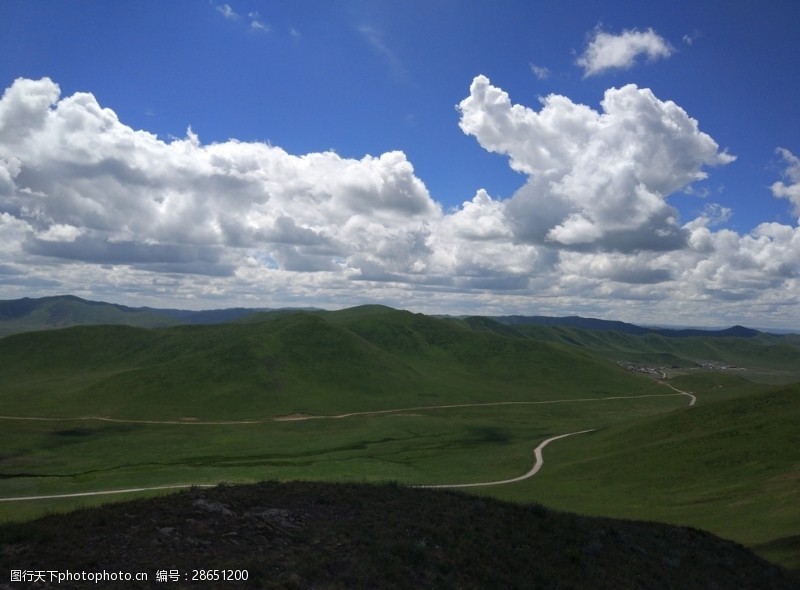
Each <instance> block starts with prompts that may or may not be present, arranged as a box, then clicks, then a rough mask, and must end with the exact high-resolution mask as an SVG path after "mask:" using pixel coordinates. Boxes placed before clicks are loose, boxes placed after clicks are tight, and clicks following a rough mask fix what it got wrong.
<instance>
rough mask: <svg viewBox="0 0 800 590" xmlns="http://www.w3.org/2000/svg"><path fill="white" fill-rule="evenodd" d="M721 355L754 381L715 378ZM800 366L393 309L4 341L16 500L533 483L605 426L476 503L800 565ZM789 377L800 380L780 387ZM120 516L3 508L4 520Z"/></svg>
mask: <svg viewBox="0 0 800 590" xmlns="http://www.w3.org/2000/svg"><path fill="white" fill-rule="evenodd" d="M78 305H79V306H80V305H82V304H80V303H78ZM120 313H126V314H127V313H131V312H128V311H124V310H123V311H121V312H120ZM23 315H24V314H23ZM101 315H102V314H101ZM20 317H21V316H20ZM142 317H144V316H142ZM702 360H705V361H716V362H719V363H727V364H730V365H736V366H737V367H738V368H740V369H742V370H738V369H737V370H713V369H714V367H713V366H712V367H711V368H710V369H709V368H707V369H703V370H698V369H695V368H694V367H696V366H697V363H698V362H699V361H702ZM619 361H627V362H635V363H642V364H653V365H658V366H661V367H664V366H666V367H671V366H678V367H682V369H681V370H673V371H671V372H670V375H669V379H668V382H669V383H671V384H672V385H674V386H675V387H677V388H679V389H683V390H685V391H692V392H693V393H694V394H695V395H696V396H697V404H696V405H695V406H693V407H688V403H687V402H688V398H687V397H685V396H682V395H680V394H678V393H677V392H675V391H673V390H671V389H669V388H667V387H665V386H664V385H663V384H659V383H658V382H657V381H656V380H655V379H653V377H652V376H649V377H648V376H643V375H640V374H636V373H632V372H629V371H627V370H625V369H623V368H622V367H621V366H620V365H619V364H618V362H619ZM798 370H800V348H799V347H798V345H797V343H796V341H795V340H793V339H792V338H789V337H781V336H772V335H767V334H758V335H754V336H752V335H751V336H747V337H737V336H727V337H719V338H714V337H708V336H679V337H676V336H664V335H661V334H653V333H648V334H640V335H636V334H630V333H622V332H617V331H603V330H585V329H579V328H574V327H565V326H540V325H527V324H503V323H499V322H497V321H495V320H493V319H491V318H434V317H430V316H425V315H422V314H414V313H410V312H407V311H398V310H394V309H391V308H387V307H383V306H361V307H357V308H352V309H346V310H341V311H332V312H327V311H285V310H283V311H265V312H259V313H248V314H242V315H240V316H237V319H236V321H231V322H227V323H217V324H196V325H185V324H183V325H173V326H162V327H147V328H146V327H137V326H130V325H90V326H73V327H68V328H63V329H50V330H37V331H28V332H24V333H18V334H12V335H8V336H5V337H3V338H0V406H2V411H1V412H0V414H2V416H4V417H3V418H0V420H2V425H3V428H2V429H0V449H2V450H0V496H2V497H11V496H14V497H16V496H30V495H37V494H56V493H62V492H85V491H94V490H104V489H105V490H107V489H115V488H120V487H123V488H126V487H134V486H158V485H165V484H173V483H192V482H194V483H215V482H219V481H236V482H251V481H259V480H262V479H277V480H284V481H285V480H294V479H298V480H325V481H330V482H359V481H370V482H382V481H398V482H401V483H407V484H430V483H446V482H453V483H459V482H474V481H482V480H483V481H492V480H500V479H505V478H509V477H514V476H516V475H519V474H521V473H524V472H526V471H527V470H528V469H529V468H530V464H531V460H532V459H531V450H532V448H533V447H534V446H535V445H536V444H537V443H538V442H541V441H542V440H544V439H545V438H547V437H550V436H553V435H556V434H563V433H567V432H577V431H583V430H587V429H590V428H593V429H596V430H595V431H594V432H592V433H590V434H585V435H581V436H576V437H570V438H568V439H564V440H561V441H558V442H557V443H554V444H553V445H551V446H549V447H548V448H547V451H546V456H547V465H546V468H545V469H544V470H542V472H541V473H540V474H539V475H537V476H536V477H535V478H531V479H529V480H524V481H521V482H519V483H515V484H513V485H508V486H497V487H488V488H478V489H476V490H475V493H478V494H489V495H492V496H497V497H500V498H505V499H511V500H514V501H516V502H519V503H526V502H531V501H538V502H542V503H545V504H548V505H552V506H555V507H558V508H561V509H567V510H571V511H576V512H583V513H590V514H596V515H606V516H617V517H626V518H639V519H649V520H662V521H665V522H671V523H675V524H681V525H691V526H698V527H702V528H706V529H708V530H711V531H713V532H715V533H717V534H720V535H722V536H724V537H728V538H732V539H735V540H737V541H740V542H744V543H746V544H747V545H748V546H750V547H752V548H755V549H756V550H757V551H759V552H760V553H761V554H762V555H765V556H767V557H769V558H771V559H774V560H776V561H778V562H780V563H782V564H784V565H789V566H791V567H795V568H798V567H800V563H798V562H797V560H796V555H797V554H798V552H797V551H798V545H797V538H798V534H800V509H798V508H797V507H798V506H800V501H798V495H797V490H798V489H800V487H798V483H800V481H799V480H798V479H797V477H798V473H800V471H798V469H800V455H798V454H797V450H796V449H797V448H800V446H798V444H797V443H798V442H800V440H798V439H797V436H798V429H797V424H798V419H800V414H798V411H799V410H800V391H798V388H797V387H798V386H797V384H796V383H795V384H791V383H789V382H790V381H792V380H794V381H795V382H797V381H799V380H800V376H798ZM769 372H772V373H774V374H775V375H778V374H780V375H779V378H778V377H775V382H785V384H783V385H780V386H777V387H776V386H772V385H770V384H769V381H770V379H768V378H766V377H764V376H765V375H767V374H768V373H769ZM754 377H759V379H757V381H759V382H756V381H754ZM762 377H764V378H762ZM511 402H513V403H511ZM341 415H352V416H349V417H346V418H344V417H343V418H341V419H340V418H336V416H341ZM326 416H327V417H328V418H327V419H323V418H324V417H326ZM309 417H316V418H315V419H311V420H308V419H301V418H309ZM20 418H24V419H20ZM30 418H35V420H32V419H30ZM286 418H289V419H288V420H286ZM205 422H209V423H211V424H207V425H204V423H205ZM224 422H232V423H230V424H224ZM102 501H103V500H102V498H98V499H95V500H85V501H84V500H81V501H77V500H53V501H52V502H45V503H42V502H39V503H37V501H29V502H23V503H21V504H16V505H14V506H13V508H12V507H11V505H10V504H7V505H5V506H2V505H0V517H3V518H11V517H12V516H13V518H14V519H20V518H22V519H24V518H30V517H33V516H36V515H39V514H41V513H42V511H43V510H51V509H58V510H63V509H66V508H68V507H71V506H76V505H81V504H85V503H91V502H94V503H99V502H102ZM6 508H8V510H5V509H6Z"/></svg>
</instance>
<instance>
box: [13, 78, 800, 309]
mask: <svg viewBox="0 0 800 590" xmlns="http://www.w3.org/2000/svg"><path fill="white" fill-rule="evenodd" d="M459 110H460V113H461V119H460V123H459V124H460V126H461V128H462V130H463V131H464V132H465V133H467V134H469V135H472V136H474V138H475V139H476V140H477V141H478V142H479V144H480V145H482V146H483V147H484V148H485V149H487V150H488V151H491V152H496V153H500V154H505V155H507V156H508V157H509V164H510V166H511V167H512V168H513V169H514V170H517V171H519V172H520V173H522V174H524V175H525V176H526V177H527V181H526V182H525V184H524V185H523V186H522V187H521V188H520V189H519V191H518V192H517V193H516V194H514V195H513V196H512V197H511V198H509V199H498V198H493V197H492V196H491V195H490V194H489V193H488V192H487V191H485V190H483V189H480V190H477V191H476V192H475V194H474V195H473V197H472V198H468V197H467V198H465V199H464V200H463V202H462V204H461V205H460V206H458V207H454V208H453V209H451V210H447V211H445V210H443V208H442V206H441V205H440V204H439V203H437V202H436V201H434V200H433V198H432V196H431V195H430V194H429V193H428V190H427V188H426V186H425V184H424V182H423V180H422V179H421V178H419V177H418V176H417V175H416V173H415V171H414V167H413V165H412V163H411V162H409V161H408V159H407V158H406V156H405V154H404V153H403V152H401V151H390V152H386V153H382V154H375V155H365V156H363V157H360V158H345V157H342V156H340V155H338V154H336V153H335V152H332V151H328V152H317V153H308V154H301V155H295V154H290V153H288V152H286V151H285V150H283V149H281V148H279V147H276V146H271V145H267V144H264V143H256V142H241V141H236V140H228V141H225V142H219V143H210V144H206V143H203V142H202V141H201V138H200V137H198V135H197V134H195V133H194V132H193V131H192V130H191V129H189V130H188V131H187V133H186V136H185V137H183V138H178V139H174V138H172V139H169V140H164V139H162V138H160V137H158V136H157V135H155V134H153V133H149V132H147V131H142V130H135V129H133V128H131V127H129V126H128V125H126V124H125V123H124V122H122V121H120V120H119V118H118V117H117V115H116V113H115V112H114V111H113V110H111V109H109V108H107V107H104V106H102V105H100V104H98V102H97V100H96V98H95V97H94V96H93V95H92V94H90V93H86V92H82V93H76V94H73V95H71V96H63V97H62V96H61V93H60V89H59V87H58V85H57V84H56V83H55V82H53V81H52V80H49V79H47V78H44V79H41V80H25V79H20V80H17V81H16V82H14V83H13V84H12V85H11V86H10V87H9V88H8V89H7V90H6V91H5V92H4V94H3V96H2V98H0V243H2V244H3V248H0V290H1V292H2V294H3V296H4V298H13V297H14V296H19V297H22V296H36V295H41V294H55V293H65V292H71V293H75V294H78V295H82V296H86V297H89V298H94V299H105V300H111V301H120V302H127V303H132V304H148V305H155V306H171V307H175V306H179V307H186V306H188V307H210V306H214V307H218V306H225V305H253V306H263V305H270V306H277V305H319V306H325V307H342V306H346V305H354V304H357V303H362V302H370V301H381V302H384V303H386V304H388V305H394V306H398V307H406V308H412V309H416V310H419V311H428V312H433V313H441V312H443V311H444V312H451V313H486V314H490V313H498V314H503V313H520V312H521V313H526V312H527V313H529V312H531V310H534V309H535V310H536V312H537V313H543V314H548V313H549V314H555V315H563V314H570V313H579V314H582V315H595V316H598V315H599V316H604V317H616V318H623V319H631V320H638V321H647V320H649V321H663V320H664V318H665V317H669V318H670V320H671V321H674V322H676V323H705V322H707V321H709V319H710V318H712V317H713V318H716V319H715V320H714V321H715V322H716V323H748V319H752V322H750V323H753V322H755V321H758V320H759V318H764V317H770V318H781V317H784V318H786V317H789V318H790V319H791V318H792V317H793V316H794V315H796V313H795V312H796V309H797V305H800V228H798V227H794V226H788V225H782V224H778V223H765V224H761V225H759V226H758V227H756V228H755V229H754V230H752V231H751V232H749V233H747V234H744V235H740V234H738V233H736V232H734V231H732V230H729V229H724V228H722V227H721V226H723V225H724V222H725V220H726V219H727V218H728V217H729V216H730V215H731V214H732V212H731V210H730V209H729V208H728V207H725V206H724V205H722V204H716V203H710V204H708V205H706V207H705V209H704V210H703V212H702V213H701V214H700V215H699V216H698V217H697V218H696V219H690V220H686V221H682V220H680V219H679V218H678V212H677V210H676V209H675V208H674V207H673V206H672V205H670V204H669V202H668V199H669V196H670V195H671V194H672V193H675V192H676V191H681V192H686V191H687V189H688V188H689V187H690V186H691V185H692V183H694V182H696V181H698V180H701V179H703V178H705V176H706V173H707V172H706V170H707V169H708V168H709V167H713V166H717V165H724V164H727V163H729V162H730V161H732V160H733V157H732V156H730V155H728V154H726V153H725V152H723V151H720V149H719V147H718V146H717V144H716V143H715V142H714V140H713V139H712V138H711V137H709V136H708V135H706V134H705V133H703V132H701V131H700V129H699V125H698V123H697V121H695V120H694V119H692V118H691V117H690V116H689V115H688V114H687V113H686V112H685V111H684V110H683V109H681V108H680V107H679V106H678V105H676V104H674V103H672V102H669V101H662V100H660V99H658V98H657V97H656V96H655V95H654V94H653V93H652V92H651V91H650V90H647V89H643V88H638V87H636V86H633V85H628V86H624V87H622V88H612V89H609V90H608V91H606V93H605V96H604V97H603V100H602V101H601V102H600V108H599V109H594V108H591V107H589V106H587V105H582V104H578V103H575V102H573V101H572V100H570V99H569V98H567V97H564V96H559V95H551V96H548V97H546V98H544V99H542V101H541V104H540V105H539V108H538V110H537V109H533V108H530V107H527V106H523V105H519V104H512V103H511V100H510V98H509V96H508V95H507V94H506V93H505V92H504V91H503V90H502V89H500V88H497V87H495V86H493V85H492V84H491V83H490V81H489V80H488V79H487V78H485V77H483V76H478V77H477V78H475V80H474V81H473V83H472V85H471V87H470V93H469V96H468V97H466V98H465V99H464V100H463V101H462V102H461V103H460V105H459ZM778 153H779V154H780V156H781V157H782V158H783V161H784V162H785V165H786V167H785V170H784V174H783V179H782V180H780V181H779V182H776V183H775V184H774V185H773V187H772V192H773V195H774V196H775V197H777V198H781V199H787V200H789V201H790V202H791V204H792V205H793V206H794V207H795V208H797V207H798V199H797V195H798V193H797V187H798V186H800V172H798V168H799V165H798V159H797V158H796V157H795V156H794V155H793V154H792V153H791V152H789V151H788V150H785V149H781V150H779V152H778ZM442 166H446V163H442ZM743 302H744V303H743ZM731 320H732V321H731ZM776 321H778V320H776Z"/></svg>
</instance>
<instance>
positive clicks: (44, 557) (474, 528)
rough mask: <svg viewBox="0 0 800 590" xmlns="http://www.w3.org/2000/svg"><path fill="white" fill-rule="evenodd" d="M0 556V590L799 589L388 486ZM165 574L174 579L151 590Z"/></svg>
mask: <svg viewBox="0 0 800 590" xmlns="http://www.w3.org/2000/svg"><path fill="white" fill-rule="evenodd" d="M0 542H1V543H2V545H1V547H2V549H0V565H1V566H2V568H0V575H2V576H3V580H0V585H2V582H7V581H8V580H9V579H10V570H11V569H12V568H13V569H16V570H34V571H35V570H56V571H61V572H65V571H67V570H69V571H71V572H76V571H85V572H101V571H103V570H105V571H108V572H118V571H122V572H145V573H147V574H148V575H149V581H148V582H147V583H139V584H134V583H131V584H129V587H156V588H167V587H168V588H182V587H189V586H192V585H193V584H192V583H191V581H190V580H191V578H192V577H193V570H197V569H203V570H239V571H241V570H247V578H248V579H247V581H246V582H233V581H229V582H221V581H216V582H213V581H212V582H208V581H206V582H196V583H195V585H197V586H200V587H204V588H212V587H214V588H216V587H223V588H228V587H250V588H529V589H537V588H553V589H555V588H559V589H567V588H576V589H577V588H581V589H583V588H592V589H604V588H608V589H614V590H617V589H620V588H625V589H629V588H630V589H635V588H642V589H644V588H649V589H657V588H676V589H678V588H680V589H682V590H691V589H694V588H703V589H708V588H715V589H718V590H725V589H729V588H730V589H733V588H737V589H748V590H753V589H759V588H764V589H768V588H769V589H776V590H780V589H786V590H789V589H796V588H797V587H798V585H797V582H798V580H797V579H794V580H793V579H792V578H791V577H790V574H789V573H788V572H786V571H785V570H782V569H780V568H778V567H777V566H774V565H772V564H770V563H768V562H766V561H764V560H762V559H761V558H759V557H757V556H756V555H754V554H753V553H751V552H750V551H749V550H747V549H745V548H744V547H742V546H740V545H737V544H735V543H732V542H729V541H723V540H721V539H719V538H717V537H715V536H713V535H711V534H710V533H706V532H702V531H699V530H695V529H689V528H682V527H675V526H667V525H660V524H653V523H644V522H631V521H620V520H611V519H604V518H588V517H581V516H577V515H572V514H567V513H559V512H554V511H551V510H548V509H546V508H543V507H541V506H538V505H528V506H521V505H515V504H507V503H503V502H500V501H497V500H492V499H486V498H477V497H471V496H467V495H463V494H459V493H455V492H445V491H438V490H423V489H408V488H403V487H399V486H394V485H381V486H372V485H355V484H324V483H300V482H295V483H285V484H281V483H274V482H265V483H261V484H256V485H248V486H230V487H226V486H222V487H217V488H213V489H192V490H188V491H186V492H183V493H180V494H177V495H173V496H166V497H161V498H155V499H149V500H140V501H135V502H128V503H121V504H113V505H108V506H105V507H103V508H99V509H91V510H84V511H79V512H73V513H70V514H66V515H51V516H48V517H45V518H42V519H39V520H37V521H34V522H29V523H24V524H19V525H5V526H3V527H2V528H0ZM159 570H161V571H165V572H169V571H170V570H178V571H179V572H180V579H179V580H178V581H174V582H168V583H164V582H157V581H156V573H157V572H158V571H159ZM206 575H208V574H206ZM212 576H213V573H212ZM185 578H188V580H189V581H187V580H186V579H185ZM28 586H30V587H34V586H35V587H37V588H43V587H70V588H82V587H87V588H97V587H106V586H108V584H102V585H101V586H98V585H96V584H95V583H94V582H91V581H87V582H78V583H75V582H73V583H69V584H67V585H66V586H58V585H55V584H53V585H50V586H48V585H43V584H35V585H28ZM111 586H112V587H114V586H115V585H113V584H111ZM124 586H125V584H117V585H116V587H124ZM4 587H11V588H15V587H25V585H19V586H17V585H14V584H11V586H4Z"/></svg>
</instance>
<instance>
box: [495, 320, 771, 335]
mask: <svg viewBox="0 0 800 590" xmlns="http://www.w3.org/2000/svg"><path fill="white" fill-rule="evenodd" d="M492 319H493V320H495V321H497V322H500V323H502V324H508V325H512V326H513V325H520V324H523V325H525V324H535V325H539V326H564V327H568V328H578V329H580V330H600V331H613V332H620V333H622V334H633V335H635V336H642V335H644V334H659V335H660V336H669V337H677V338H682V337H688V336H706V337H734V338H752V337H754V336H758V335H759V334H761V333H762V332H760V331H759V330H754V329H753V328H745V327H744V326H732V327H730V328H725V329H723V330H712V329H703V328H681V329H675V328H652V327H643V326H637V325H636V324H628V323H626V322H619V321H613V320H598V319H596V318H583V317H580V316H566V317H548V316H519V315H507V316H495V317H492Z"/></svg>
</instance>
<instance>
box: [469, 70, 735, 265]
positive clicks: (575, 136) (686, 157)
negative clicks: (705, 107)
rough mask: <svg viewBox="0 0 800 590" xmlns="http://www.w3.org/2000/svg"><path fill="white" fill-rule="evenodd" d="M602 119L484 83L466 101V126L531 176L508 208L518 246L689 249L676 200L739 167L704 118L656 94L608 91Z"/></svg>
mask: <svg viewBox="0 0 800 590" xmlns="http://www.w3.org/2000/svg"><path fill="white" fill-rule="evenodd" d="M600 104H601V107H602V112H598V111H595V110H593V109H591V108H590V107H588V106H586V105H581V104H576V103H574V102H572V101H571V100H570V99H568V98H567V97H564V96H558V95H550V96H548V97H546V98H544V99H543V100H542V107H541V109H540V110H539V111H535V110H533V109H530V108H528V107H525V106H522V105H518V104H512V103H511V100H510V98H509V96H508V94H506V93H505V92H504V91H503V90H501V89H500V88H497V87H495V86H493V85H492V84H491V82H490V81H489V80H488V79H487V78H486V77H484V76H478V77H476V78H475V80H474V81H473V83H472V86H471V87H470V96H469V97H468V98H466V99H464V100H463V101H462V102H461V103H460V104H459V110H460V112H461V120H460V126H461V129H462V130H463V131H464V132H465V133H467V134H470V135H473V136H475V138H476V139H477V140H478V142H479V143H480V144H481V145H482V146H483V147H484V148H486V149H487V150H489V151H492V152H496V153H501V154H507V155H508V156H509V157H510V165H511V167H512V168H513V169H515V170H517V171H519V172H523V173H525V174H527V175H528V176H529V180H528V182H527V184H526V185H525V186H524V187H522V188H521V189H520V190H519V191H518V192H517V193H516V194H515V195H514V197H513V198H512V199H511V200H510V202H509V203H508V204H507V206H506V212H507V214H508V215H509V217H510V219H511V221H510V222H509V223H510V225H511V226H512V228H513V232H514V235H515V237H516V239H518V240H520V241H524V242H529V243H535V244H550V245H553V246H560V247H565V248H576V249H587V248H591V249H607V250H620V251H635V250H642V249H644V250H665V249H676V248H680V247H683V245H684V244H685V240H686V233H685V231H684V229H683V228H682V227H681V226H680V224H679V222H678V214H677V211H676V210H675V208H674V207H672V206H671V205H669V203H668V202H667V200H666V198H667V197H668V196H669V195H670V194H671V193H674V192H675V191H678V190H681V189H684V188H686V187H688V186H689V185H690V184H691V183H693V182H695V181H697V180H701V179H703V178H705V177H706V172H705V171H704V167H705V166H716V165H720V164H726V163H728V162H731V161H732V160H733V159H734V158H733V156H730V155H728V154H726V153H724V152H720V151H719V147H718V146H717V144H716V143H715V142H714V140H713V139H712V138H711V137H709V136H708V135H706V134H705V133H702V132H701V131H700V130H699V128H698V124H697V121H695V120H694V119H692V118H691V117H689V116H688V115H687V113H686V112H685V111H684V110H683V109H681V108H680V107H679V106H678V105H676V104H675V103H673V102H671V101H661V100H659V99H658V98H657V97H656V96H655V95H654V94H653V93H652V92H651V91H650V90H648V89H642V88H638V87H636V86H635V85H632V84H631V85H627V86H624V87H622V88H618V89H617V88H612V89H609V90H608V91H606V93H605V97H604V99H603V100H602V102H601V103H600Z"/></svg>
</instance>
